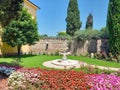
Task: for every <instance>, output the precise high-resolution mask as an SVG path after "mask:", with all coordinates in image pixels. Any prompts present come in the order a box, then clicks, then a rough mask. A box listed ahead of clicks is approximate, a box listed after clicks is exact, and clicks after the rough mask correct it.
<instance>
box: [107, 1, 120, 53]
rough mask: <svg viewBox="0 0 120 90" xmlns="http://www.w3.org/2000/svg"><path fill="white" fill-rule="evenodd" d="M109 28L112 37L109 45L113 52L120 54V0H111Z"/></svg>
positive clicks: (108, 19) (108, 16)
mask: <svg viewBox="0 0 120 90" xmlns="http://www.w3.org/2000/svg"><path fill="white" fill-rule="evenodd" d="M107 28H108V30H109V34H110V38H109V45H110V50H111V52H112V54H114V55H118V54H120V0H109V7H108V15H107Z"/></svg>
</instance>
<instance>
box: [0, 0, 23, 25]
mask: <svg viewBox="0 0 120 90" xmlns="http://www.w3.org/2000/svg"><path fill="white" fill-rule="evenodd" d="M22 3H23V0H0V24H1V25H2V27H5V26H6V25H8V24H9V23H10V21H11V20H12V19H15V18H17V17H18V15H19V13H20V12H19V11H21V10H22Z"/></svg>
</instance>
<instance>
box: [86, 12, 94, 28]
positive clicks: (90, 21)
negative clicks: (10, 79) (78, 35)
mask: <svg viewBox="0 0 120 90" xmlns="http://www.w3.org/2000/svg"><path fill="white" fill-rule="evenodd" d="M92 28H93V15H92V14H91V13H90V14H89V16H88V17H87V21H86V29H92Z"/></svg>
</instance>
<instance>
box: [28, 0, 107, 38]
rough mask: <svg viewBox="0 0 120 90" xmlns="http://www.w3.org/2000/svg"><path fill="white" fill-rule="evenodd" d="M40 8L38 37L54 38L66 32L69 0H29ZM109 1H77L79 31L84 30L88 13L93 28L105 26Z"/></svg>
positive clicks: (38, 13)
mask: <svg viewBox="0 0 120 90" xmlns="http://www.w3.org/2000/svg"><path fill="white" fill-rule="evenodd" d="M30 1H31V2H33V3H34V4H35V5H37V6H38V7H40V9H39V10H38V11H37V23H38V31H39V34H40V35H43V34H47V35H48V36H56V35H57V34H58V32H61V31H65V30H66V21H65V18H66V17H67V8H68V4H69V0H30ZM108 2H109V0H78V7H79V11H80V21H81V22H82V27H81V30H83V29H85V25H86V20H87V17H88V15H89V13H92V15H93V28H94V29H97V30H100V29H101V28H102V27H105V26H106V18H107V8H108Z"/></svg>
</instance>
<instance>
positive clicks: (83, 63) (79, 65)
mask: <svg viewBox="0 0 120 90" xmlns="http://www.w3.org/2000/svg"><path fill="white" fill-rule="evenodd" d="M43 66H46V67H49V68H57V69H70V68H80V67H82V66H90V67H94V68H95V67H96V68H99V69H103V70H113V71H120V68H112V67H105V66H95V65H90V64H87V63H85V62H82V61H78V63H77V64H76V65H75V66H58V65H54V64H52V61H47V62H44V63H43Z"/></svg>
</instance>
